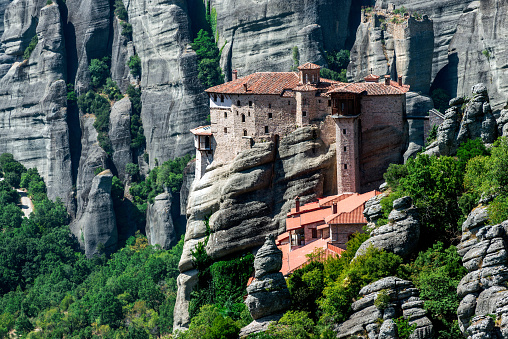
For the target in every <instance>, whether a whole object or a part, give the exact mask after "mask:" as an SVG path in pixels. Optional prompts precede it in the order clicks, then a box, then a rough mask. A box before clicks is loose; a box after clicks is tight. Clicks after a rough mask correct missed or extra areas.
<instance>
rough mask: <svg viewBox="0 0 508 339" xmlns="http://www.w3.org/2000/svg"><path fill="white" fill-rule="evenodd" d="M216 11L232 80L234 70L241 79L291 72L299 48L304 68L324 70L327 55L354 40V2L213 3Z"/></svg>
mask: <svg viewBox="0 0 508 339" xmlns="http://www.w3.org/2000/svg"><path fill="white" fill-rule="evenodd" d="M210 6H211V8H212V11H215V12H216V13H217V18H216V19H217V33H216V34H217V36H218V38H219V39H218V45H219V48H222V47H223V52H222V62H221V65H222V68H223V70H224V73H225V75H226V77H227V79H230V75H231V70H233V69H237V70H238V71H239V75H240V76H245V75H248V74H250V73H254V72H259V71H279V72H287V71H289V70H290V69H291V67H292V66H293V57H292V49H293V48H294V47H295V46H297V47H298V50H299V52H300V63H304V62H307V61H310V62H315V63H318V64H322V65H324V64H325V63H326V61H325V59H324V54H323V50H324V49H326V50H333V49H336V50H339V49H341V48H344V45H345V43H346V39H347V38H348V36H349V34H350V26H349V22H350V10H351V6H352V1H350V0H340V1H331V0H319V1H307V2H306V1H304V2H302V1H298V0H291V1H283V0H276V1H273V0H272V1H267V0H262V1H253V0H248V1H236V0H212V1H211V2H210ZM212 15H213V13H212ZM353 21H355V20H353ZM353 32H354V30H353Z"/></svg>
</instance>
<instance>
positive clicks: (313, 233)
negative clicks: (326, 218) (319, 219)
mask: <svg viewBox="0 0 508 339" xmlns="http://www.w3.org/2000/svg"><path fill="white" fill-rule="evenodd" d="M311 230H312V237H313V238H317V228H312V229H311Z"/></svg>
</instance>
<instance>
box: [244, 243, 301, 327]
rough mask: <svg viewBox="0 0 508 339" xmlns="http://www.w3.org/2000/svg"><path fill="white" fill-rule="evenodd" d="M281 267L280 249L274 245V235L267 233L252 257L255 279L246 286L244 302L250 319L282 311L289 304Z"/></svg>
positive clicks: (289, 300) (289, 298) (289, 299)
mask: <svg viewBox="0 0 508 339" xmlns="http://www.w3.org/2000/svg"><path fill="white" fill-rule="evenodd" d="M281 268H282V251H281V250H279V249H278V248H277V246H276V245H275V236H273V235H269V236H267V237H266V241H265V243H264V244H263V246H262V247H261V248H260V249H259V250H258V252H257V254H256V257H255V258H254V270H255V279H254V280H253V281H252V283H251V284H250V285H249V286H248V287H247V293H248V295H247V299H245V304H246V305H247V308H248V309H249V312H250V314H251V316H252V319H254V320H256V319H260V318H264V317H267V316H271V315H274V314H281V313H284V311H285V310H287V309H288V308H289V306H290V305H291V297H290V295H289V290H288V288H287V285H286V280H284V276H283V275H282V273H280V272H279V271H280V269H281Z"/></svg>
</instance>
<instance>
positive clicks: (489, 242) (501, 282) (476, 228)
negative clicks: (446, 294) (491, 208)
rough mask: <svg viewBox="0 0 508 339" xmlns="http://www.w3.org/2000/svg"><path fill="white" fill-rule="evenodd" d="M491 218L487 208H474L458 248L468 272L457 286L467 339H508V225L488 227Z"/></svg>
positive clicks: (461, 324)
mask: <svg viewBox="0 0 508 339" xmlns="http://www.w3.org/2000/svg"><path fill="white" fill-rule="evenodd" d="M488 218H489V216H488V213H487V208H486V207H483V206H480V207H477V208H476V209H474V210H473V211H472V212H471V213H470V214H469V216H468V218H467V220H466V221H465V222H464V223H463V224H462V239H461V243H460V244H459V246H458V247H457V251H458V253H459V255H460V256H461V257H462V262H463V265H464V267H465V268H466V269H467V270H468V274H467V275H466V276H465V277H464V278H462V280H461V281H460V283H459V285H458V286H457V294H458V296H459V298H462V301H461V302H460V305H459V308H458V310H457V315H458V318H459V326H460V329H461V330H462V332H463V333H464V334H466V335H467V336H468V338H505V337H507V336H508V289H507V288H506V282H507V281H508V256H507V250H508V243H507V235H508V233H507V232H508V223H507V222H506V221H505V222H503V223H502V224H499V225H488V224H487V223H488ZM492 317H494V318H495V319H492Z"/></svg>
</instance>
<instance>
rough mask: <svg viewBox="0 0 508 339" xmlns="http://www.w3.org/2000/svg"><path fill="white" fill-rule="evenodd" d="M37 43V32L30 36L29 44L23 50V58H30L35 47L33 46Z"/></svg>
mask: <svg viewBox="0 0 508 339" xmlns="http://www.w3.org/2000/svg"><path fill="white" fill-rule="evenodd" d="M38 43H39V39H38V38H37V34H35V35H34V36H33V37H32V40H30V44H29V45H28V47H27V48H26V49H25V51H24V52H23V58H24V59H25V60H27V59H30V55H32V52H33V51H34V49H35V47H36V46H37V44H38Z"/></svg>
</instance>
